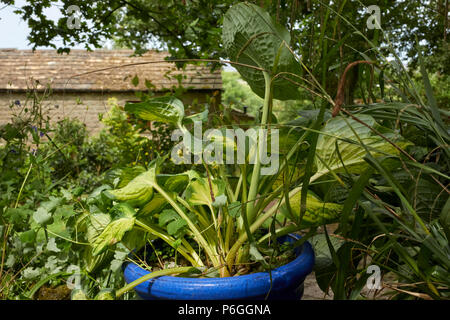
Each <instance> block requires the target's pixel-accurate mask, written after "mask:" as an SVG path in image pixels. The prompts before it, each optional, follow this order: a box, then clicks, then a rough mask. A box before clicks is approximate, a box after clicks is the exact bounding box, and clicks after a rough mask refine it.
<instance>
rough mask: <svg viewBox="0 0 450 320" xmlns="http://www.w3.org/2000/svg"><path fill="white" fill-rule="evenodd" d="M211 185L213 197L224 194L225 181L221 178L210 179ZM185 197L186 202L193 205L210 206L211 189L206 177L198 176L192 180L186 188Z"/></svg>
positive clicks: (211, 202)
mask: <svg viewBox="0 0 450 320" xmlns="http://www.w3.org/2000/svg"><path fill="white" fill-rule="evenodd" d="M211 186H212V193H213V194H214V197H215V198H217V197H218V196H220V195H223V194H225V182H223V181H222V180H212V181H211ZM185 197H186V200H187V202H188V203H189V204H190V205H193V206H198V205H207V206H209V207H211V206H212V204H213V201H212V199H211V189H210V186H209V182H208V180H207V179H206V178H201V177H198V178H196V179H195V180H192V181H191V182H190V183H189V185H188V187H187V188H186V195H185Z"/></svg>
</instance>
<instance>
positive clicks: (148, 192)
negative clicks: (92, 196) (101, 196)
mask: <svg viewBox="0 0 450 320" xmlns="http://www.w3.org/2000/svg"><path fill="white" fill-rule="evenodd" d="M155 179H156V174H155V169H154V168H151V169H150V170H148V171H146V172H144V173H141V174H140V175H138V176H137V177H136V178H134V179H133V180H131V181H130V182H129V183H128V184H127V185H126V186H125V187H123V188H120V189H115V190H106V191H105V194H106V195H107V196H108V197H110V198H111V199H113V200H120V201H127V202H128V203H130V205H133V206H140V205H143V204H145V203H147V202H148V201H150V200H151V199H152V197H153V186H154V185H155V183H156V182H155V181H156V180H155Z"/></svg>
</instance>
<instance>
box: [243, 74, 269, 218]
mask: <svg viewBox="0 0 450 320" xmlns="http://www.w3.org/2000/svg"><path fill="white" fill-rule="evenodd" d="M263 74H264V81H265V93H264V107H263V114H262V118H261V126H260V129H265V126H266V124H267V118H268V115H269V108H270V104H271V101H272V99H271V94H272V80H271V78H270V75H269V73H268V72H266V71H263ZM259 138H260V136H259V132H258V134H257V138H256V141H257V150H256V161H255V165H254V166H253V173H252V180H251V182H250V191H249V194H248V202H247V220H248V222H249V223H252V222H253V220H254V218H255V216H256V214H255V210H254V207H255V203H254V201H255V198H256V194H257V193H258V187H259V176H260V173H261V172H260V171H261V159H260V156H261V154H262V147H263V143H262V141H260V139H259ZM244 179H245V177H244Z"/></svg>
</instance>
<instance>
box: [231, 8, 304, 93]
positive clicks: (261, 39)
mask: <svg viewBox="0 0 450 320" xmlns="http://www.w3.org/2000/svg"><path fill="white" fill-rule="evenodd" d="M222 30H223V33H222V42H223V45H224V47H225V50H226V51H227V53H228V56H229V57H230V59H231V60H232V61H236V62H239V63H242V64H246V65H251V66H255V67H259V68H262V69H264V70H266V71H268V72H269V73H270V74H271V76H272V77H273V76H275V75H276V74H278V73H282V74H280V76H279V77H277V78H276V79H275V80H274V82H273V97H274V98H275V99H279V100H289V99H297V98H299V97H300V94H299V90H298V86H297V85H296V84H294V83H292V81H295V82H298V81H299V78H298V77H296V76H293V75H292V74H297V75H299V74H300V73H301V71H302V68H301V66H300V64H299V63H298V62H297V61H296V60H295V57H294V56H293V54H292V53H291V51H290V50H289V49H288V46H289V43H290V40H291V39H290V35H289V32H288V30H286V29H285V28H284V27H283V26H281V25H279V24H278V23H277V22H276V21H275V20H274V19H272V18H271V17H270V16H269V14H268V13H267V12H265V11H264V10H263V9H262V8H260V7H258V6H256V5H254V4H250V3H246V2H243V3H238V4H236V5H234V6H232V7H231V8H230V9H229V10H228V12H227V13H226V14H225V16H224V18H223V29H222ZM234 67H235V68H236V69H237V70H238V71H239V73H240V74H241V76H242V78H244V80H245V81H247V82H248V84H249V85H250V87H251V88H252V90H253V91H254V92H255V93H256V94H257V95H259V96H260V97H264V89H265V82H264V76H263V73H262V71H260V70H256V69H253V68H249V67H246V66H240V65H234ZM283 77H284V78H283ZM285 78H288V79H290V80H292V81H289V80H286V79H285Z"/></svg>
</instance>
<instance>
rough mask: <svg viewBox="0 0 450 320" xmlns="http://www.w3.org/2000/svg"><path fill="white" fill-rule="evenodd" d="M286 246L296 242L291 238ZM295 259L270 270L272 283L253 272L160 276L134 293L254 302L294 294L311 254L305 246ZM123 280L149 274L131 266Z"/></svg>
mask: <svg viewBox="0 0 450 320" xmlns="http://www.w3.org/2000/svg"><path fill="white" fill-rule="evenodd" d="M289 236H290V240H288V241H290V242H292V241H294V240H297V239H299V238H300V236H298V235H294V234H291V235H289ZM296 254H297V257H296V258H295V259H294V260H293V261H291V262H289V263H287V264H285V265H283V266H281V267H278V268H276V269H274V270H272V272H271V273H272V282H271V281H270V274H269V272H257V273H252V274H246V275H241V276H235V277H227V278H183V277H173V276H162V277H159V278H155V279H150V280H148V281H145V282H143V283H141V284H139V285H138V286H136V287H135V288H134V289H135V291H136V292H137V293H138V295H139V296H141V297H142V298H146V299H175V300H185V299H208V300H210V299H211V300H224V299H227V300H228V299H257V298H261V297H264V296H266V295H267V293H268V292H269V291H270V292H271V294H272V292H273V293H274V294H276V293H277V292H282V291H286V290H291V291H292V290H295V289H296V287H298V286H300V285H301V284H302V283H303V280H304V279H305V277H306V276H307V275H308V274H309V273H311V271H312V269H313V266H314V251H313V249H312V247H311V244H310V243H309V242H307V241H306V242H305V243H304V244H303V245H302V246H301V247H299V248H297V250H296ZM123 269H124V277H125V281H126V282H127V283H130V282H132V281H134V280H137V279H138V278H140V277H142V276H144V275H147V274H149V273H150V272H149V271H147V270H145V269H143V268H141V267H139V266H138V265H136V264H135V263H132V262H127V263H126V264H125V265H124V268H123Z"/></svg>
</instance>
